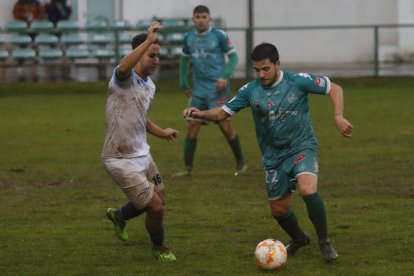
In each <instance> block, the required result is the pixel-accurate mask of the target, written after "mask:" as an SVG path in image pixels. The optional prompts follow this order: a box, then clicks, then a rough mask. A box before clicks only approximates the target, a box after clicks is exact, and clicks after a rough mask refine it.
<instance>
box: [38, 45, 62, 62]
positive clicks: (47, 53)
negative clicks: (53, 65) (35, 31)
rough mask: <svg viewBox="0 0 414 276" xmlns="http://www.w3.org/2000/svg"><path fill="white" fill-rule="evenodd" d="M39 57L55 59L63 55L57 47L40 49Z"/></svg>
mask: <svg viewBox="0 0 414 276" xmlns="http://www.w3.org/2000/svg"><path fill="white" fill-rule="evenodd" d="M39 57H40V58H41V59H44V60H56V59H60V58H62V57H63V52H62V50H60V49H59V48H47V49H40V50H39Z"/></svg>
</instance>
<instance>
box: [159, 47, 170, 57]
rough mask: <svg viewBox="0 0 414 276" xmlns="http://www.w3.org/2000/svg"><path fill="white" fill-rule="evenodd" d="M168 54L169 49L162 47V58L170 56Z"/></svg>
mask: <svg viewBox="0 0 414 276" xmlns="http://www.w3.org/2000/svg"><path fill="white" fill-rule="evenodd" d="M168 56H169V53H168V49H167V48H165V47H161V49H160V58H168Z"/></svg>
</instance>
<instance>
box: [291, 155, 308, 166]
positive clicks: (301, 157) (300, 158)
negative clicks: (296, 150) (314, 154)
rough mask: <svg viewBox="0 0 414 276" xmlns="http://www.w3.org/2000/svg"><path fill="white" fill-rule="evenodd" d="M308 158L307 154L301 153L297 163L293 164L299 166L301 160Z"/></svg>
mask: <svg viewBox="0 0 414 276" xmlns="http://www.w3.org/2000/svg"><path fill="white" fill-rule="evenodd" d="M305 158H306V154H304V153H301V154H299V155H298V156H296V158H295V161H293V164H295V165H297V164H298V163H299V162H300V161H301V160H303V159H305Z"/></svg>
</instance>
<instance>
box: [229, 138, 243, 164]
mask: <svg viewBox="0 0 414 276" xmlns="http://www.w3.org/2000/svg"><path fill="white" fill-rule="evenodd" d="M227 142H228V143H229V145H230V148H231V151H232V152H233V155H234V158H235V159H236V162H237V169H241V168H242V167H243V165H244V158H243V153H242V150H241V146H240V139H239V136H237V135H236V137H235V138H234V139H233V140H231V141H230V140H227Z"/></svg>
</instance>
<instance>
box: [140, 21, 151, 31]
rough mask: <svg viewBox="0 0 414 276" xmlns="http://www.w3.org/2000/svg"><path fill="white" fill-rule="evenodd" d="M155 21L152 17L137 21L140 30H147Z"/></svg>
mask: <svg viewBox="0 0 414 276" xmlns="http://www.w3.org/2000/svg"><path fill="white" fill-rule="evenodd" d="M153 21H154V20H152V19H140V20H138V21H137V28H138V30H140V31H146V30H147V29H148V27H149V26H150V25H151V23H152V22H153Z"/></svg>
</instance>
